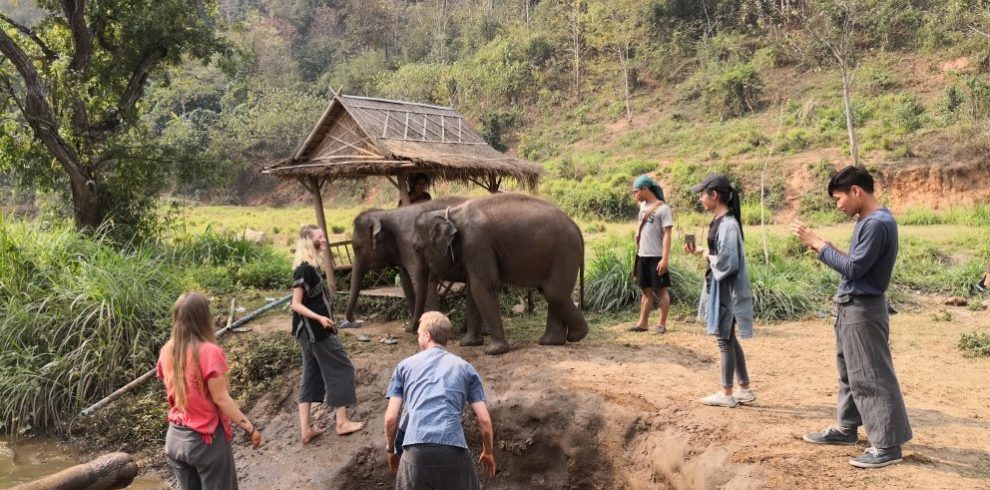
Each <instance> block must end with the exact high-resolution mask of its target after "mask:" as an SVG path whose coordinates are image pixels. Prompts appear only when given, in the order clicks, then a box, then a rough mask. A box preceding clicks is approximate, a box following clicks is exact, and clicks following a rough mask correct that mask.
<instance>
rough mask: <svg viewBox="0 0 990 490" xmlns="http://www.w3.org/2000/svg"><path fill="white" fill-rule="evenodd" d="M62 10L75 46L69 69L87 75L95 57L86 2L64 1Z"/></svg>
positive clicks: (83, 0)
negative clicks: (87, 22) (87, 19)
mask: <svg viewBox="0 0 990 490" xmlns="http://www.w3.org/2000/svg"><path fill="white" fill-rule="evenodd" d="M62 10H63V11H64V12H65V19H66V20H67V21H68V22H69V29H70V30H71V31H72V44H73V45H74V46H75V51H74V52H73V54H72V64H71V65H69V67H70V68H71V69H72V70H73V71H76V72H79V73H85V72H86V69H87V68H89V62H90V60H91V59H92V57H93V33H92V32H90V30H89V26H87V25H86V0H62Z"/></svg>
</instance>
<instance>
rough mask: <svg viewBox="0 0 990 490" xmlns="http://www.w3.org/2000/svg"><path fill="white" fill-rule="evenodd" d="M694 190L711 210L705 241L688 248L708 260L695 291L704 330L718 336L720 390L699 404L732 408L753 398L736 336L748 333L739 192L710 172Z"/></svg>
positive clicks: (749, 311) (748, 296)
mask: <svg viewBox="0 0 990 490" xmlns="http://www.w3.org/2000/svg"><path fill="white" fill-rule="evenodd" d="M691 190H692V191H693V192H697V193H699V194H700V197H699V199H700V201H701V205H702V206H703V207H704V208H705V210H706V211H708V212H711V213H713V214H714V215H715V219H713V220H712V224H711V227H710V229H709V232H708V246H707V247H702V248H701V249H691V248H689V247H687V246H685V250H686V251H687V252H688V253H691V254H695V255H699V256H701V257H703V258H705V259H706V261H707V263H708V267H707V271H706V272H705V284H704V286H702V290H701V301H700V304H699V305H698V317H699V318H701V319H703V320H705V322H706V325H707V330H708V334H709V335H714V336H716V337H717V339H718V348H719V351H720V352H721V367H722V389H721V390H719V391H716V392H715V393H713V394H711V395H709V396H707V397H705V398H703V399H702V400H701V403H704V404H705V405H712V406H719V407H734V406H736V405H738V404H740V403H752V402H754V401H756V394H754V393H753V391H752V390H751V389H750V387H749V373H748V372H747V370H746V356H745V354H744V353H743V350H742V346H741V345H740V344H739V339H738V337H737V336H736V329H737V328H738V330H739V336H741V337H742V338H744V339H745V338H750V337H752V336H753V293H752V290H751V289H750V285H749V269H748V268H747V267H746V251H745V249H744V248H743V232H742V223H741V221H740V205H739V191H737V190H736V189H735V188H733V187H732V184H731V182H729V179H728V178H727V177H725V176H724V175H712V176H710V177H708V178H706V179H705V180H704V181H702V182H701V183H700V184H698V185H696V186H694V187H692V188H691ZM733 374H735V377H736V378H737V379H738V380H739V390H738V391H736V392H735V393H733V392H732V386H733V383H732V381H733Z"/></svg>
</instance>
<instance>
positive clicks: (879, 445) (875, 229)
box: [791, 165, 912, 468]
mask: <svg viewBox="0 0 990 490" xmlns="http://www.w3.org/2000/svg"><path fill="white" fill-rule="evenodd" d="M873 187H874V183H873V176H871V175H870V173H869V172H867V171H866V170H865V169H863V168H861V167H856V166H852V165H850V166H848V167H846V168H844V169H842V170H840V171H839V172H838V173H836V174H835V175H834V176H833V177H832V178H831V179H830V180H829V182H828V195H829V197H831V198H833V199H835V203H836V206H837V207H838V208H839V210H841V211H842V212H843V213H845V214H846V215H847V216H850V217H852V216H858V219H857V221H856V227H855V228H854V229H853V235H852V242H851V243H850V245H849V253H845V252H842V251H840V250H839V249H837V248H835V247H834V246H832V244H831V243H829V242H826V241H825V240H823V239H821V238H820V237H819V236H818V235H816V234H815V233H814V232H813V231H812V230H811V229H809V228H808V227H807V226H805V224H804V223H802V222H800V221H795V222H793V223H792V224H791V231H792V232H793V233H794V235H796V236H797V237H798V238H800V239H801V241H802V242H804V244H805V245H807V246H808V247H809V248H811V249H813V250H814V251H815V252H817V253H818V260H821V261H822V262H824V263H825V265H827V266H829V267H831V268H832V269H835V270H836V271H837V272H838V273H839V274H841V275H842V281H840V282H839V288H838V291H836V293H835V302H836V304H838V307H839V310H838V314H837V315H836V319H835V351H836V352H835V356H836V365H837V367H838V369H839V392H838V403H837V409H836V412H837V417H836V418H837V424H836V425H834V426H830V427H827V428H826V429H825V430H823V431H821V432H811V433H809V434H806V435H805V436H804V440H805V441H807V442H810V443H813V444H847V445H849V444H856V442H857V441H859V435H858V434H857V430H858V429H859V426H860V425H862V426H865V427H866V433H867V436H869V438H870V447H869V448H868V449H867V450H866V452H864V453H863V455H862V456H859V457H857V458H853V459H850V460H849V464H851V465H853V466H856V467H858V468H881V467H884V466H888V465H892V464H895V463H900V462H901V461H902V457H901V445H903V444H904V443H906V442H908V441H910V440H911V437H912V433H911V424H910V423H909V422H908V415H907V409H906V408H905V406H904V397H903V395H902V394H901V388H900V384H899V383H898V382H897V375H896V374H895V373H894V361H893V358H892V357H891V355H890V317H889V316H888V315H889V314H888V305H887V298H886V291H887V287H888V286H889V285H890V277H891V275H892V274H893V271H894V262H895V261H896V259H897V245H898V241H897V222H896V221H894V217H893V216H892V215H891V214H890V211H888V210H887V208H885V207H883V204H881V203H880V201H879V200H877V198H876V196H875V195H874V194H873Z"/></svg>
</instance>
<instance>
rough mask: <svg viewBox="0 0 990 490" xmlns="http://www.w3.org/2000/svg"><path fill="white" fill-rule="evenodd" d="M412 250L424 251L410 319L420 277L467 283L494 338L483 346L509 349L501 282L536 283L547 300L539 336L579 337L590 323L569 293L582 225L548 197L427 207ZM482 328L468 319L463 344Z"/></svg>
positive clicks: (547, 340)
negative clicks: (549, 200)
mask: <svg viewBox="0 0 990 490" xmlns="http://www.w3.org/2000/svg"><path fill="white" fill-rule="evenodd" d="M414 245H415V249H416V253H417V254H418V255H419V256H420V257H421V258H422V260H421V262H420V264H419V265H420V269H418V270H416V272H414V274H413V276H414V277H415V278H416V284H417V287H418V288H420V289H418V290H417V292H416V313H415V319H416V321H417V322H418V321H419V317H420V315H421V314H422V313H423V311H424V309H425V306H426V302H425V289H423V288H425V286H424V285H425V278H427V277H428V276H430V275H433V276H435V277H437V278H438V279H442V280H454V281H463V282H465V283H467V284H468V292H469V293H468V294H469V298H468V299H469V306H470V302H473V303H474V306H475V307H476V308H477V311H478V313H479V314H480V315H481V320H482V323H483V325H484V327H485V328H486V329H487V331H488V333H489V334H490V335H491V338H492V341H491V345H489V346H488V347H487V348H486V349H485V352H486V353H488V354H501V353H503V352H506V351H508V350H509V344H508V342H506V340H505V332H504V330H503V328H502V317H501V314H500V308H499V291H500V289H501V288H502V285H503V284H511V285H513V286H520V287H528V288H536V289H538V290H539V291H540V293H542V294H543V296H544V297H545V298H546V300H547V305H548V306H549V312H548V313H547V327H546V331H545V332H544V333H543V336H542V337H541V338H540V344H543V345H562V344H564V343H565V342H568V341H569V342H577V341H579V340H581V339H583V338H584V336H585V335H587V333H588V323H587V322H586V321H585V319H584V315H583V314H582V313H581V310H580V309H578V307H577V306H575V305H574V303H573V301H572V300H571V293H572V291H573V290H574V283H575V282H576V281H577V277H578V273H579V271H581V268H582V265H583V262H584V238H583V237H582V236H581V229H580V228H578V226H577V224H576V223H574V221H573V220H571V219H570V218H569V217H568V216H567V215H566V214H564V212H563V211H561V210H560V209H559V208H557V207H556V206H554V205H553V204H550V203H548V202H546V201H543V200H540V199H536V198H534V197H530V196H526V195H522V194H495V195H493V196H488V197H483V198H480V199H473V200H471V201H468V202H465V203H463V204H460V205H458V206H449V207H445V208H444V209H438V210H434V211H428V212H424V213H422V214H420V216H419V217H418V218H417V219H416V238H415V244H414ZM483 343H484V338H483V336H482V332H481V331H479V330H478V329H477V328H472V325H468V330H467V333H466V334H465V335H464V337H462V338H461V345H481V344H483Z"/></svg>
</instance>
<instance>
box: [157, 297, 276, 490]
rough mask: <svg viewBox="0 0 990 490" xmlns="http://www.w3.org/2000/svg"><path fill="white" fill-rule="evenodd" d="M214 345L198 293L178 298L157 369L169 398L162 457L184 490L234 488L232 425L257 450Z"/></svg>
mask: <svg viewBox="0 0 990 490" xmlns="http://www.w3.org/2000/svg"><path fill="white" fill-rule="evenodd" d="M216 340H217V339H216V335H215V333H214V332H213V326H212V322H211V316H210V302H209V300H208V299H206V297H205V296H203V295H202V294H198V293H186V294H183V295H182V296H179V299H178V300H176V302H175V306H174V308H173V309H172V337H171V338H169V340H168V342H166V343H165V345H164V346H163V347H162V350H161V352H160V353H159V355H158V367H157V370H158V378H159V379H161V380H162V381H163V382H164V384H165V394H166V397H167V398H168V423H169V427H168V433H167V434H166V436H165V455H166V456H167V457H168V462H169V464H170V465H171V466H172V469H173V470H174V471H175V477H176V480H177V482H178V486H179V488H181V489H184V490H185V489H195V490H199V489H236V488H237V471H236V468H235V467H234V453H233V452H232V451H231V448H230V438H231V428H230V421H231V420H234V421H236V423H237V425H238V426H239V427H240V428H242V429H244V431H245V432H247V434H248V436H249V437H250V438H251V444H252V446H253V447H254V448H256V449H257V447H258V446H259V445H261V432H259V431H258V430H257V429H256V428H255V427H254V425H253V424H251V422H249V421H248V419H247V417H245V416H244V414H243V413H242V412H241V409H240V408H239V407H238V406H237V402H235V401H234V399H233V398H231V396H230V390H229V386H228V383H227V374H226V373H227V358H226V356H225V355H224V353H223V350H221V349H220V346H218V345H217V344H216Z"/></svg>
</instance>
